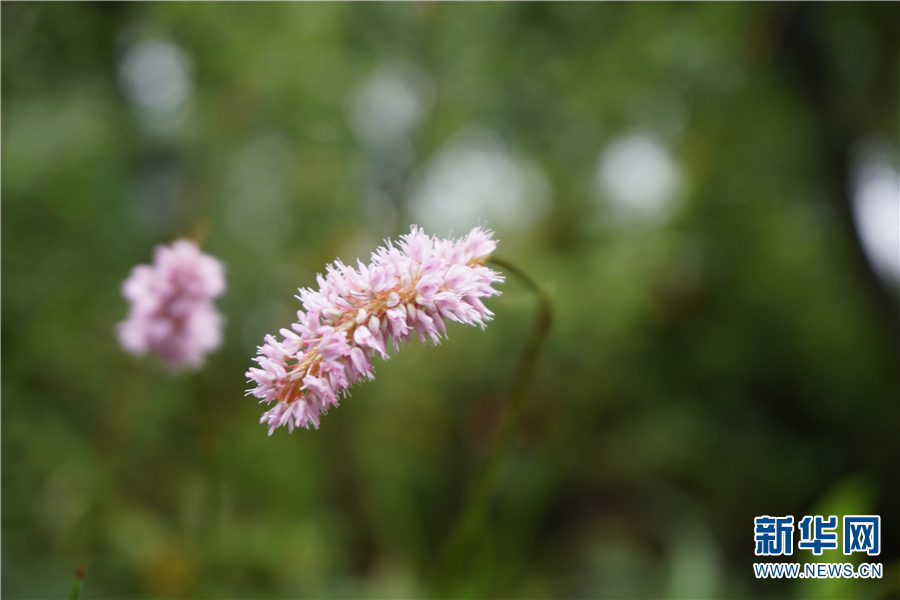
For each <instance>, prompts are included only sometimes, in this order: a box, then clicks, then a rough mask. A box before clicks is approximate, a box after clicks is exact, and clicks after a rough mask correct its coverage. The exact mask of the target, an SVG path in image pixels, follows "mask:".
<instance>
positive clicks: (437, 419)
mask: <svg viewBox="0 0 900 600" xmlns="http://www.w3.org/2000/svg"><path fill="white" fill-rule="evenodd" d="M898 17H900V9H898V4H897V3H880V4H867V3H852V4H845V3H829V4H803V5H793V4H770V3H764V4H743V3H724V4H707V3H699V4H685V5H681V4H655V3H653V4H650V3H638V4H625V3H613V4H590V3H578V4H568V3H554V4H544V3H526V4H515V3H497V4H481V3H461V4H437V3H422V4H407V3H388V4H380V3H366V4H355V3H335V4H317V3H298V4H293V3H272V4H269V3H265V4H263V3H254V4H240V3H165V4H157V3H134V4H117V3H102V4H84V3H59V4H57V3H33V4H32V3H16V2H4V3H3V5H2V192H3V205H2V209H3V221H2V274H3V295H2V317H3V320H2V358H3V371H2V492H3V498H2V528H3V535H2V593H3V596H4V597H7V598H25V597H27V598H43V597H58V596H61V595H62V594H64V593H65V591H66V590H67V589H68V588H69V585H70V583H71V578H72V574H73V573H74V570H75V568H76V565H77V564H78V563H79V562H84V563H85V567H86V579H85V584H84V587H83V597H85V598H93V597H97V598H99V597H120V598H124V597H191V598H201V597H222V598H237V597H307V596H309V597H407V596H428V595H432V594H433V593H434V591H433V588H432V587H430V586H431V582H432V578H433V575H434V573H435V570H436V569H437V568H438V565H437V564H436V561H437V556H438V555H439V552H440V548H441V547H442V544H443V543H444V542H445V541H446V539H447V536H448V534H449V532H450V530H451V528H452V526H453V524H454V522H455V519H456V517H457V516H458V515H459V513H460V511H461V508H462V502H463V498H464V497H465V492H466V489H467V485H468V484H469V483H470V482H471V481H472V478H473V476H474V474H475V473H476V472H477V469H478V467H479V465H481V464H483V462H484V461H485V459H486V452H487V449H488V447H489V441H490V438H491V434H492V431H493V430H494V427H495V425H496V421H497V415H498V414H499V413H500V410H501V408H502V406H503V402H504V398H505V394H506V393H507V391H508V390H509V388H510V385H511V378H512V375H513V369H514V364H515V360H516V356H517V353H518V352H519V351H520V349H521V347H522V344H523V342H524V340H525V339H526V336H527V335H528V331H529V328H530V326H531V321H532V319H533V315H534V309H535V299H534V298H533V297H532V296H531V295H530V294H529V292H528V290H527V288H525V287H524V286H522V285H520V284H519V283H518V282H517V281H515V280H514V279H513V278H510V279H509V280H508V282H507V283H506V284H504V285H503V290H504V295H503V296H501V297H500V298H499V299H497V300H494V301H492V302H491V307H492V308H493V310H494V311H495V312H496V319H495V321H494V322H493V323H492V324H491V325H490V326H489V327H488V328H487V330H486V331H484V332H482V331H478V330H470V329H466V328H462V327H451V328H450V332H449V335H450V339H449V341H447V342H446V343H444V344H443V345H441V346H439V347H434V348H431V347H423V346H422V345H419V344H414V345H411V346H409V347H406V348H404V349H403V350H402V351H401V352H400V353H398V354H397V356H396V357H395V358H393V359H392V360H391V361H390V362H388V363H379V364H378V365H377V366H376V368H377V373H378V374H377V378H376V380H375V381H374V382H372V383H369V384H367V385H364V386H360V387H358V388H356V389H355V390H354V392H353V396H352V398H350V399H347V400H346V401H344V402H342V404H341V407H340V408H339V409H337V410H334V411H332V412H331V413H330V414H329V415H328V416H327V417H325V418H324V419H323V421H322V427H321V429H320V430H318V431H305V430H304V431H300V432H294V434H293V435H287V432H286V431H284V430H281V431H278V432H277V433H276V434H275V435H273V436H272V437H271V438H269V437H267V436H266V431H265V429H264V428H263V427H262V426H260V425H259V424H258V419H259V416H260V414H261V407H260V406H258V405H257V404H256V403H255V402H254V401H252V400H251V399H248V398H245V397H244V396H243V394H244V390H245V388H246V387H247V386H246V384H245V378H244V375H243V373H244V372H245V371H246V370H247V368H248V367H249V366H250V365H251V362H250V359H251V357H252V356H253V355H254V354H255V345H256V344H257V343H260V342H261V341H262V336H263V335H264V334H265V333H266V332H274V331H276V330H277V329H278V328H279V327H284V326H286V325H287V324H289V323H290V322H291V320H292V317H293V313H294V311H295V310H296V309H297V308H299V303H297V302H296V301H295V300H294V299H293V297H292V296H293V294H294V293H295V290H296V288H297V287H298V286H310V285H315V273H316V272H318V271H322V270H323V269H324V266H325V264H326V263H327V262H330V261H332V260H333V259H334V258H335V257H336V256H341V257H342V258H343V259H344V260H353V259H354V258H355V257H356V256H359V257H361V258H366V256H367V252H368V251H370V250H371V249H373V248H374V246H375V245H376V244H377V243H378V242H379V241H380V239H381V238H382V237H385V236H396V235H398V234H401V233H404V232H405V231H408V227H409V223H410V222H411V217H410V212H409V206H408V204H407V198H408V190H409V186H410V182H411V181H412V180H413V179H414V178H415V176H416V173H419V172H421V168H422V167H423V165H426V164H427V163H428V161H429V160H430V159H431V158H432V157H433V156H435V155H436V154H437V152H438V151H439V150H440V148H441V147H442V145H443V144H444V143H445V142H446V141H447V140H448V139H449V138H450V137H451V136H452V134H453V133H454V132H455V131H458V130H459V129H460V128H461V127H463V126H465V125H467V124H470V123H479V124H481V125H482V126H484V127H487V128H490V129H491V130H493V131H495V132H497V133H498V134H499V135H500V136H502V138H503V139H504V140H505V141H506V142H507V143H508V144H509V145H510V147H511V148H515V149H517V151H519V152H521V153H523V154H526V155H528V156H530V157H531V158H532V159H533V160H534V161H535V162H536V163H537V164H539V165H540V167H541V169H542V170H543V171H544V173H545V174H546V176H547V178H548V181H549V187H550V190H551V203H550V205H549V209H548V212H547V214H546V216H545V217H544V218H543V219H541V220H539V221H537V222H536V223H535V224H534V225H532V226H530V227H528V228H525V229H518V230H508V231H504V230H503V228H502V227H498V238H499V240H500V246H499V250H498V252H499V254H502V255H503V256H504V257H506V258H507V259H509V260H511V261H512V262H515V263H516V264H518V265H519V266H520V268H522V269H523V270H525V271H526V272H528V273H529V274H531V276H532V277H534V278H535V279H536V280H537V281H539V282H540V283H541V284H542V285H543V286H544V287H545V288H546V289H547V290H549V292H550V293H551V294H552V296H553V298H554V310H555V313H554V319H555V320H554V325H553V329H552V331H551V334H550V337H549V339H548V341H547V343H546V345H545V347H544V348H543V350H542V354H541V357H540V359H539V361H538V367H537V369H536V371H535V372H534V373H533V380H532V384H531V389H530V392H529V395H528V399H527V405H526V409H525V410H526V414H525V417H524V423H523V426H522V430H521V433H520V435H519V437H518V439H517V443H516V447H515V450H514V452H513V454H512V456H511V457H510V459H509V460H508V461H507V463H506V464H505V467H504V470H503V476H502V479H501V481H500V484H499V486H498V490H497V499H496V505H495V506H494V507H493V509H492V512H491V515H492V518H491V524H490V526H489V527H488V528H487V529H485V531H483V539H482V540H480V545H479V547H478V548H477V549H476V550H475V551H474V554H473V556H472V561H471V564H470V565H469V570H468V571H467V574H466V576H465V577H463V578H461V579H460V580H459V581H458V582H456V588H455V589H454V590H452V592H451V593H452V594H455V595H461V596H467V597H478V596H502V597H572V598H574V597H592V598H595V597H620V598H625V597H704V596H711V597H713V596H714V597H726V598H732V597H735V598H736V597H786V596H790V597H833V598H839V597H853V596H859V597H889V596H890V597H896V596H897V594H898V593H900V590H898V580H900V564H898V556H900V514H898V511H897V507H898V506H900V477H898V475H900V473H898V464H900V463H898V458H900V430H898V425H900V402H898V391H900V390H898V365H900V352H898V337H900V328H898V313H897V304H896V300H897V296H896V292H895V291H891V290H888V289H887V288H885V287H884V286H883V285H882V284H881V283H880V282H879V281H878V280H877V279H876V278H875V277H874V275H873V274H872V272H871V270H870V269H869V267H868V266H867V264H866V263H865V260H864V257H863V254H862V252H861V250H860V247H859V244H858V240H857V238H856V235H855V233H854V230H853V225H852V221H851V220H850V212H849V199H848V194H847V190H848V181H849V179H848V172H847V168H848V167H847V156H848V150H849V148H850V147H851V146H852V144H853V143H854V142H855V141H856V140H858V139H860V138H861V137H863V136H867V135H873V134H877V135H880V136H882V137H886V138H887V139H888V140H889V141H890V142H892V143H893V145H894V147H895V148H896V146H897V143H898V106H900V96H898V72H900V67H898V53H900V44H898V26H900V18H898ZM147 31H150V32H152V33H153V35H156V36H158V37H159V36H161V37H162V38H163V39H168V40H171V41H173V42H174V43H176V44H178V45H179V46H180V47H181V48H183V49H184V51H185V52H186V53H187V54H188V55H189V56H190V57H191V60H192V62H193V71H192V72H193V75H192V77H193V81H194V88H193V95H192V97H191V100H190V102H191V105H190V115H189V116H188V118H187V121H186V122H185V124H184V125H182V126H181V127H179V128H177V129H175V130H173V131H170V132H158V131H153V130H150V129H148V128H147V127H146V126H145V125H144V123H143V122H142V121H141V116H140V115H139V114H138V113H137V112H136V111H135V108H134V106H133V105H132V104H131V103H130V102H129V101H128V99H127V97H126V96H125V95H123V92H122V88H121V87H120V82H119V78H118V75H117V69H118V68H119V64H120V61H121V60H122V56H123V54H124V53H125V52H126V51H127V49H128V47H129V44H132V43H133V42H134V40H135V39H138V37H139V36H140V35H144V34H145V33H146V32H147ZM397 59H402V60H406V61H410V62H412V63H414V64H416V65H418V66H419V67H420V68H421V69H422V70H423V71H425V72H427V73H428V74H429V76H430V77H431V78H432V79H433V83H434V90H435V103H434V106H433V109H432V110H431V112H430V113H429V114H428V116H427V118H426V119H425V121H424V122H423V123H422V124H421V125H420V127H419V128H418V129H417V130H416V133H415V135H414V137H413V139H412V148H413V153H412V155H411V156H412V159H411V160H410V161H408V162H406V163H403V162H398V160H395V157H392V156H390V155H388V156H381V155H372V154H371V153H370V152H369V151H367V150H366V149H365V148H363V147H362V146H361V145H360V144H359V143H358V142H357V141H356V138H355V137H354V135H353V132H352V130H351V128H350V126H349V124H348V118H347V115H348V98H350V97H351V95H352V94H353V91H354V89H356V87H357V86H358V85H359V82H360V81H362V80H364V79H365V77H367V76H368V75H369V74H370V73H371V72H372V70H373V69H374V68H376V67H377V65H379V64H381V63H383V62H384V61H387V60H397ZM648 86H649V87H648ZM646 89H664V90H675V91H676V92H677V96H678V97H679V98H681V99H682V101H683V103H684V106H685V107H686V108H687V124H686V127H685V128H684V129H683V130H680V131H678V132H675V133H673V134H672V135H670V136H669V137H668V138H666V143H667V145H668V147H669V148H670V149H671V151H672V152H673V154H674V156H675V158H676V160H677V163H678V164H679V166H680V168H681V171H682V193H681V204H680V208H679V210H678V211H677V212H676V213H675V214H674V216H673V217H672V218H671V219H670V220H668V221H666V222H663V223H654V224H632V225H622V224H620V223H617V222H616V221H615V220H614V219H611V218H610V216H609V211H608V210H607V208H606V206H607V205H606V204H605V203H604V202H603V201H602V200H603V199H602V198H600V199H599V200H598V198H597V197H596V192H595V191H594V184H593V182H594V177H595V171H596V167H597V160H598V156H599V155H600V152H601V150H602V149H603V148H604V147H605V146H606V144H608V143H609V142H610V141H612V140H614V139H616V138H617V137H618V136H620V135H623V134H626V133H628V132H630V131H635V130H650V131H653V130H654V128H657V127H659V123H660V121H659V118H662V117H660V115H663V116H665V114H666V110H667V109H668V108H669V106H668V105H667V104H666V103H665V102H664V103H662V104H661V105H654V106H655V108H654V109H653V110H651V111H650V112H649V113H648V112H647V111H646V110H643V109H641V104H640V102H639V101H637V100H635V98H639V97H640V95H641V93H642V91H641V90H646ZM660 134H661V135H663V134H665V132H660ZM272 140H275V142H272ZM271 143H275V144H276V145H278V147H279V148H281V150H280V151H279V152H281V154H279V155H278V156H280V157H281V158H279V159H278V160H268V159H267V158H266V157H267V156H268V155H266V154H265V153H264V152H263V154H262V158H261V159H259V160H258V161H257V162H256V163H252V166H253V168H252V169H251V172H252V173H253V174H254V175H255V177H257V181H256V184H257V186H258V187H257V188H253V189H261V190H263V192H265V191H266V186H267V185H268V186H276V187H277V188H278V189H279V190H281V192H282V194H283V197H284V198H285V199H286V201H285V202H284V204H283V205H282V206H280V208H279V209H278V210H277V211H276V210H273V209H271V205H268V204H266V205H264V204H262V203H261V204H260V205H259V206H256V205H254V204H253V202H252V198H251V203H250V204H249V207H250V208H249V209H246V210H245V212H243V213H240V216H239V218H236V217H234V214H233V209H230V208H229V207H230V206H232V205H233V203H234V200H233V198H234V197H235V193H236V192H235V190H234V185H235V184H234V172H235V170H236V169H237V168H238V165H239V164H240V161H241V157H242V156H246V153H247V152H248V148H259V147H263V148H267V147H268V146H267V144H271ZM373 173H374V175H373ZM371 179H375V180H376V181H378V182H379V183H378V185H379V186H380V189H381V191H382V192H383V193H384V195H386V197H388V198H389V200H390V202H389V203H388V217H389V218H385V217H384V215H383V214H381V213H377V212H376V213H373V212H372V211H371V210H368V209H367V205H366V203H365V189H364V187H365V182H366V181H370V180H371ZM229 210H232V212H231V213H229ZM203 220H208V223H209V226H210V228H209V235H208V238H207V239H206V242H205V245H204V248H205V250H206V251H208V252H210V253H213V254H215V255H216V256H218V257H220V258H221V260H222V261H223V262H224V263H225V265H226V268H227V274H228V281H229V290H228V292H227V293H226V295H225V296H224V297H222V299H221V300H220V302H219V306H220V308H221V310H222V312H223V313H224V314H225V315H226V318H227V328H226V329H225V341H224V344H223V347H222V348H221V349H220V350H219V351H218V352H216V353H215V354H213V355H212V356H211V357H209V359H208V360H207V363H206V365H205V367H204V368H203V369H202V370H201V371H199V372H197V373H194V374H186V375H178V376H171V375H170V374H168V373H167V372H166V371H165V370H164V369H162V368H161V367H160V365H158V364H157V363H155V362H154V361H152V360H137V359H134V358H133V357H130V356H128V355H125V354H124V353H123V352H122V351H121V350H120V349H119V347H118V345H117V343H116V340H115V336H114V327H115V324H116V323H117V322H118V321H120V320H121V319H122V318H124V315H125V312H126V306H125V303H124V301H123V300H122V298H121V296H120V293H119V286H120V284H121V282H122V280H124V279H125V277H126V276H127V275H128V273H129V271H130V269H131V267H132V266H133V265H135V264H138V263H141V262H149V261H150V257H151V252H152V248H153V247H154V246H155V245H156V244H160V243H168V242H169V241H170V240H172V239H174V238H175V237H178V236H180V235H185V234H187V233H189V232H191V231H192V229H193V228H194V227H195V224H197V223H198V222H202V221H203ZM488 225H491V223H488ZM432 233H437V234H445V233H446V231H435V232H432ZM828 511H832V512H828ZM763 514H770V515H794V516H795V518H797V519H799V518H801V517H802V516H803V515H806V514H824V515H827V514H839V515H843V514H880V515H882V519H883V524H882V536H883V545H884V546H883V550H882V555H881V556H880V557H879V560H881V561H882V562H883V563H884V564H885V568H886V574H885V578H884V579H882V580H873V581H862V580H856V581H849V582H841V581H837V582H824V581H818V582H791V581H758V580H755V579H754V578H753V576H752V570H751V564H752V563H753V562H754V561H755V560H756V559H755V558H754V555H753V533H752V525H753V517H755V516H759V515H763ZM834 552H835V554H834V556H828V555H827V553H826V556H824V557H823V558H822V560H832V561H843V560H844V558H843V555H841V554H840V553H839V551H834ZM795 559H797V560H801V561H803V560H811V556H809V557H807V556H804V555H803V553H797V554H795ZM855 560H856V559H855Z"/></svg>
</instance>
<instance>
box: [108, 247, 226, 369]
mask: <svg viewBox="0 0 900 600" xmlns="http://www.w3.org/2000/svg"><path fill="white" fill-rule="evenodd" d="M224 291H225V274H224V271H223V268H222V263H220V262H219V261H218V259H216V258H214V257H212V256H210V255H208V254H204V253H202V252H200V249H199V248H198V247H197V244H195V243H194V242H192V241H189V240H177V241H175V242H173V243H172V245H171V246H157V247H156V249H155V251H154V253H153V264H152V265H138V266H136V267H134V269H132V271H131V275H129V277H128V279H126V280H125V282H124V283H123V284H122V295H123V296H124V297H125V299H126V300H128V302H129V303H130V304H131V310H130V311H129V313H128V318H126V319H125V320H124V321H122V322H121V323H119V325H118V334H119V343H121V344H122V347H123V348H124V349H125V350H127V351H128V352H130V353H132V354H137V355H141V354H145V353H147V352H150V353H152V354H155V355H157V356H158V357H159V358H160V359H162V361H163V362H164V363H165V364H166V366H167V367H169V368H170V369H172V370H181V369H191V368H198V367H199V366H200V365H201V364H203V358H204V357H205V356H206V354H207V353H209V352H212V351H213V350H215V349H216V348H218V347H219V344H220V343H221V339H222V337H221V329H222V316H221V315H220V314H219V312H218V311H217V310H216V307H215V305H214V304H213V298H215V297H216V296H219V295H221V294H222V292H224Z"/></svg>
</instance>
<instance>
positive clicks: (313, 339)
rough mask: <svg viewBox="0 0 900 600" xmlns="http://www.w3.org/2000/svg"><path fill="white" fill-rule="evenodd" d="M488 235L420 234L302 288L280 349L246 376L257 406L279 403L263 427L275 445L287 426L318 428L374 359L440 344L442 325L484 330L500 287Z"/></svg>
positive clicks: (270, 344) (268, 344)
mask: <svg viewBox="0 0 900 600" xmlns="http://www.w3.org/2000/svg"><path fill="white" fill-rule="evenodd" d="M492 235H493V234H492V232H490V231H485V230H483V229H482V228H481V227H477V228H475V229H473V230H472V231H471V232H470V233H469V234H468V235H467V236H466V237H464V238H462V239H459V240H452V239H438V238H434V237H429V236H427V235H425V233H424V232H422V230H421V229H419V228H417V227H415V226H413V227H412V231H411V232H410V233H409V234H408V235H405V236H402V237H401V238H400V242H399V243H398V244H397V245H394V244H392V243H391V242H390V241H388V242H386V246H384V247H379V248H378V249H377V250H376V251H375V252H373V253H372V262H371V263H370V264H368V265H364V264H362V263H359V269H358V270H357V269H354V268H352V267H348V266H346V265H344V264H342V263H341V262H340V261H336V262H335V263H334V264H333V265H328V268H327V273H326V275H325V276H324V277H323V276H322V275H319V276H318V283H319V289H318V290H313V289H309V288H301V289H300V295H299V296H298V299H299V300H300V301H301V302H302V303H303V308H304V310H300V311H297V322H296V323H294V324H293V325H292V326H291V330H288V329H282V330H281V336H282V338H283V339H282V340H281V341H278V340H276V339H275V337H274V336H272V335H267V336H266V338H265V343H264V344H263V345H262V346H260V347H259V352H258V356H257V357H256V358H255V359H254V360H255V361H256V362H257V363H259V367H253V368H251V369H250V370H249V371H248V372H247V377H249V378H250V380H252V381H254V382H255V383H256V384H257V387H256V388H255V389H252V390H250V391H249V392H247V393H248V394H253V395H254V396H256V397H257V398H260V399H261V400H260V402H272V401H276V404H275V406H274V407H273V408H272V409H270V410H269V411H268V412H266V413H265V414H264V415H263V416H262V419H261V420H260V422H261V423H267V424H268V425H269V435H272V432H273V431H275V429H277V428H278V427H281V426H282V425H285V424H286V425H287V426H288V428H289V429H290V431H292V432H293V430H294V427H295V426H296V427H307V428H308V427H309V425H310V424H312V425H313V426H314V427H316V428H318V426H319V418H320V416H321V414H322V413H323V412H325V411H327V410H328V408H329V407H331V406H333V405H336V404H337V402H338V397H339V396H342V395H344V396H346V395H347V390H348V388H350V386H352V385H353V384H354V383H355V382H356V381H357V380H358V379H360V378H363V377H364V378H366V379H372V377H373V367H372V362H371V358H372V357H373V356H374V355H378V356H380V357H381V358H383V359H385V360H386V359H388V358H389V356H388V346H389V345H393V346H394V348H395V349H398V347H399V342H401V341H409V340H410V339H412V336H413V334H415V335H416V336H418V338H419V339H420V340H422V342H425V341H426V340H431V341H432V342H433V343H435V344H437V343H439V342H440V338H441V334H445V333H446V327H445V324H444V319H445V318H448V319H450V320H452V321H457V322H460V323H465V324H468V325H480V326H481V327H482V328H483V327H484V325H485V322H486V321H488V320H490V318H491V316H492V315H493V313H491V311H490V310H488V309H487V307H485V306H484V304H483V303H482V302H481V299H482V298H487V297H490V296H495V295H497V294H499V293H500V292H499V291H497V290H495V289H494V288H492V287H491V284H493V283H495V282H500V281H503V277H502V276H501V275H500V274H499V273H497V272H496V271H493V270H491V269H489V268H487V267H485V266H484V261H485V258H487V256H488V255H489V254H490V253H491V252H493V251H494V248H496V246H497V244H496V243H495V242H494V241H493V240H492V239H491V236H492Z"/></svg>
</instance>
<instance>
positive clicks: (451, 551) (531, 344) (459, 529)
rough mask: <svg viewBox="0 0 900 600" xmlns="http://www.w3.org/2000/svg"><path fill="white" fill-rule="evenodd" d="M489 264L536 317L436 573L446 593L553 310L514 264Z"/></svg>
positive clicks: (517, 415)
mask: <svg viewBox="0 0 900 600" xmlns="http://www.w3.org/2000/svg"><path fill="white" fill-rule="evenodd" d="M487 262H489V263H492V264H494V265H497V266H498V267H500V268H502V269H504V270H505V271H507V272H508V273H511V274H512V275H515V276H516V277H517V278H518V279H520V280H521V281H522V283H524V284H525V285H526V286H527V287H528V288H530V289H531V290H532V291H533V292H534V293H535V294H536V295H537V297H538V314H537V318H536V319H535V321H534V324H533V325H532V328H531V333H530V334H529V336H528V341H527V342H526V344H525V347H524V349H523V350H522V354H521V355H520V356H519V362H518V364H517V365H516V370H515V376H514V379H513V384H512V388H511V390H510V393H509V400H508V402H507V404H506V408H505V410H504V413H503V417H502V420H501V422H500V425H499V427H498V430H497V434H496V437H495V438H494V443H493V446H492V448H491V453H490V456H489V458H488V461H487V463H485V465H484V467H483V468H482V470H481V473H480V474H479V476H478V478H477V479H476V480H475V483H474V484H473V485H472V487H471V488H470V490H469V495H468V498H467V499H466V503H465V507H464V509H463V513H462V515H461V516H460V517H459V520H458V521H457V522H456V526H455V527H454V529H453V533H452V534H451V536H450V539H449V541H448V542H447V545H446V546H445V548H444V552H443V555H442V561H441V572H440V573H439V581H438V586H439V588H440V589H441V590H442V591H443V592H445V593H446V592H448V591H449V589H448V588H449V587H450V586H452V585H453V583H454V581H455V580H456V579H457V578H458V577H459V576H460V575H462V573H463V571H464V570H465V567H466V566H467V565H466V562H467V560H468V559H470V558H471V557H472V554H473V551H474V550H475V547H474V546H475V545H476V543H477V541H478V536H479V533H481V532H483V531H484V526H485V524H486V521H487V517H488V513H489V510H490V506H491V500H492V497H493V495H494V489H495V487H496V485H497V480H498V478H499V474H500V467H501V466H502V464H503V461H504V459H505V458H506V457H507V455H508V454H509V450H510V447H511V446H512V442H513V439H514V436H515V434H516V432H517V431H518V429H519V423H520V421H521V417H522V405H523V404H524V400H525V394H526V392H527V390H528V384H529V382H530V381H531V376H532V373H534V366H535V363H536V362H537V357H538V353H539V351H540V348H541V345H542V344H543V343H544V340H545V339H546V337H547V334H548V332H549V331H550V324H551V322H552V320H553V311H552V308H551V304H550V298H549V296H548V295H547V293H546V292H544V290H542V289H541V288H540V286H538V285H537V283H535V282H534V280H533V279H531V278H530V277H529V276H528V275H526V274H525V273H524V272H523V271H521V270H520V269H519V268H518V267H516V266H515V265H513V264H511V263H509V262H507V261H505V260H503V259H500V258H489V259H488V261H487Z"/></svg>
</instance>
